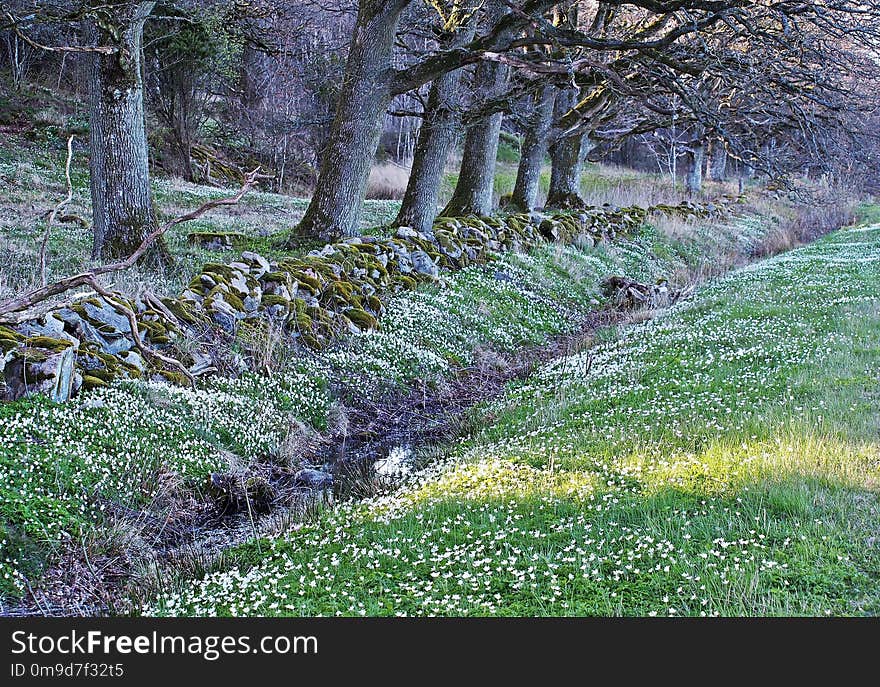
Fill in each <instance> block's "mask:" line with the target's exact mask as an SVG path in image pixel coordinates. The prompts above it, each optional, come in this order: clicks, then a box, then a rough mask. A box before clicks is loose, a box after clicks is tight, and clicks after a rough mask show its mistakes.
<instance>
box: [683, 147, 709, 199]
mask: <svg viewBox="0 0 880 687" xmlns="http://www.w3.org/2000/svg"><path fill="white" fill-rule="evenodd" d="M705 158H706V146H705V145H704V144H703V143H700V142H697V143H694V144H692V146H691V149H690V150H689V151H688V154H687V161H688V172H687V177H686V178H685V187H686V188H687V191H688V193H690V194H692V195H693V194H697V193H700V192H701V191H702V190H703V162H704V160H705Z"/></svg>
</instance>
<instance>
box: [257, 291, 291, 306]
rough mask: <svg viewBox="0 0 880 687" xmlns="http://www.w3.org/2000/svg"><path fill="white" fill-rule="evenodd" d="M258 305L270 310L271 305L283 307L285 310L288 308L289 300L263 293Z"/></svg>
mask: <svg viewBox="0 0 880 687" xmlns="http://www.w3.org/2000/svg"><path fill="white" fill-rule="evenodd" d="M260 303H261V304H262V305H263V306H264V307H266V308H270V307H272V306H273V305H283V306H284V307H285V308H287V307H290V301H289V300H287V299H286V298H285V297H284V296H278V295H276V294H274V293H264V294H263V297H262V298H261V299H260Z"/></svg>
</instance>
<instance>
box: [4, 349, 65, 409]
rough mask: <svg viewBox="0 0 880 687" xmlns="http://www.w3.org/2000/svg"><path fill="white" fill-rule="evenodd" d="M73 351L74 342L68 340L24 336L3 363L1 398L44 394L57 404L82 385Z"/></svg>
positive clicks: (11, 399) (9, 398) (8, 398)
mask: <svg viewBox="0 0 880 687" xmlns="http://www.w3.org/2000/svg"><path fill="white" fill-rule="evenodd" d="M76 352H77V345H76V344H74V343H71V342H70V341H68V340H67V339H50V338H48V337H33V338H30V339H27V340H26V341H25V344H24V345H23V346H22V347H20V348H18V349H15V350H14V351H12V352H11V355H9V356H8V362H6V364H5V365H4V366H3V378H4V381H5V391H4V395H3V398H4V400H7V401H15V400H17V399H19V398H24V397H26V396H33V395H34V394H43V395H46V396H48V397H49V398H50V399H51V400H53V401H55V402H56V403H62V402H64V401H67V400H68V399H70V397H71V396H72V395H73V394H75V393H76V392H77V391H78V390H79V386H80V385H81V384H82V378H81V377H79V375H78V374H77V372H76V368H75V363H76ZM4 357H6V356H4Z"/></svg>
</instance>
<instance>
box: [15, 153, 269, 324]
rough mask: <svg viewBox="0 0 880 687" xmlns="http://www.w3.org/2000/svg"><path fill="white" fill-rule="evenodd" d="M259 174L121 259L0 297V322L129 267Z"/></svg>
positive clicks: (253, 181) (165, 227) (177, 219)
mask: <svg viewBox="0 0 880 687" xmlns="http://www.w3.org/2000/svg"><path fill="white" fill-rule="evenodd" d="M261 177H262V175H260V168H259V167H257V168H256V169H255V170H254V171H253V172H251V173H250V174H248V175H247V178H246V179H245V182H244V185H243V186H242V187H241V189H240V190H239V191H238V193H236V194H235V195H234V196H231V197H228V198H218V199H216V200H211V201H208V202H207V203H205V204H204V205H202V206H200V207H199V208H197V209H195V210H193V211H192V212H189V213H187V214H185V215H181V216H180V217H175V218H174V219H172V220H170V221H169V222H166V223H165V224H163V225H162V226H160V227H158V228H157V229H155V230H154V231H152V232H151V233H150V234H149V235H148V236H147V237H146V238H145V239H144V240H143V243H141V245H140V246H138V247H137V248H136V249H135V251H134V252H133V253H132V254H131V255H129V256H128V257H127V258H125V259H124V260H120V261H118V262H113V263H109V264H106V265H100V266H99V267H95V268H94V269H91V270H88V271H86V272H80V273H79V274H74V275H72V276H69V277H65V278H64V279H59V280H58V281H56V282H53V283H51V284H48V285H46V286H42V287H40V288H38V289H33V290H32V291H28V292H27V293H25V294H22V295H21V296H17V297H15V298H10V299H9V300H6V301H3V302H2V303H0V322H12V323H16V322H20V321H21V318H19V317H16V316H14V313H18V312H20V311H23V310H27V309H28V308H31V307H33V306H34V305H37V304H38V303H41V302H42V301H45V300H46V299H47V298H51V297H52V296H57V295H59V294H62V293H64V292H66V291H69V290H70V289H73V288H76V287H78V286H92V284H93V282H94V280H95V279H96V278H97V277H99V276H101V275H102V274H109V273H111V272H120V271H122V270H126V269H128V268H130V267H132V266H133V265H134V264H135V263H136V262H137V261H138V260H139V259H140V258H141V257H142V256H143V255H144V253H146V252H147V250H148V249H149V248H150V246H152V245H153V244H154V243H155V242H156V240H157V239H158V238H159V237H160V236H162V235H163V234H164V233H165V232H166V231H168V230H169V229H171V228H172V227H174V226H177V225H178V224H183V223H184V222H190V221H192V220H194V219H198V218H199V217H201V216H202V215H204V214H205V213H206V212H208V211H209V210H213V209H214V208H217V207H221V206H225V205H236V204H237V203H238V202H239V201H240V200H241V199H242V198H243V197H244V196H245V194H246V193H247V192H248V191H250V190H251V189H252V188H253V187H254V185H255V184H256V183H257V180H258V179H260V178H261Z"/></svg>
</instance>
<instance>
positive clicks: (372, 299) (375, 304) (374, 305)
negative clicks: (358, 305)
mask: <svg viewBox="0 0 880 687" xmlns="http://www.w3.org/2000/svg"><path fill="white" fill-rule="evenodd" d="M367 305H368V306H369V307H370V310H372V311H373V312H377V313H378V312H382V311H383V310H384V309H385V307H384V306H383V305H382V301H381V299H380V298H379V297H378V296H368V297H367Z"/></svg>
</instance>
